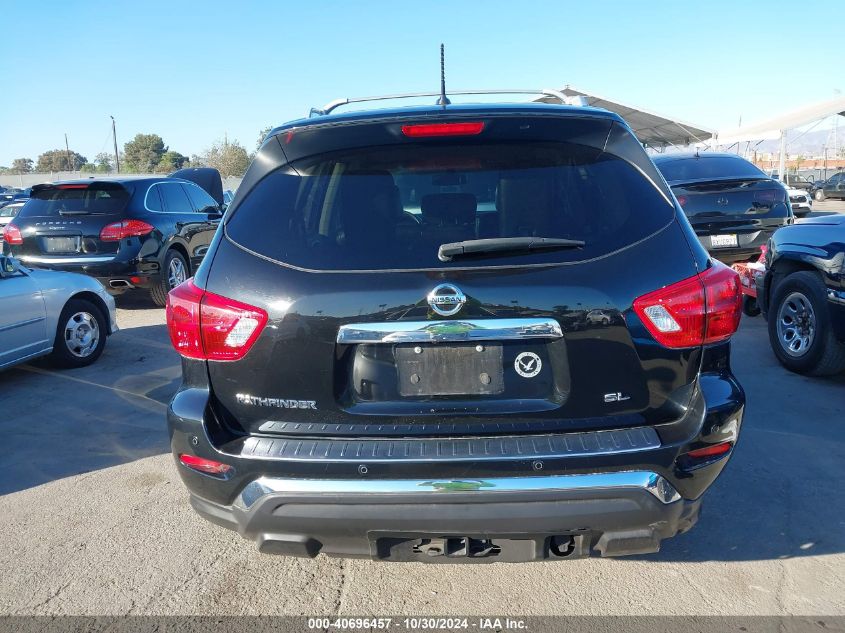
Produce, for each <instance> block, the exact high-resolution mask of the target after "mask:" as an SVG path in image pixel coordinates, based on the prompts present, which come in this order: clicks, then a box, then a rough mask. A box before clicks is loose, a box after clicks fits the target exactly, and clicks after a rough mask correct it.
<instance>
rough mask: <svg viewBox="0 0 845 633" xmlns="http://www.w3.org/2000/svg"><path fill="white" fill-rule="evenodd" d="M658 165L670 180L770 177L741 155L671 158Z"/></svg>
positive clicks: (664, 175) (659, 162)
mask: <svg viewBox="0 0 845 633" xmlns="http://www.w3.org/2000/svg"><path fill="white" fill-rule="evenodd" d="M656 165H657V168H658V169H659V170H660V171H661V173H662V174H663V177H664V178H665V179H666V180H667V181H669V182H681V181H690V180H707V179H710V178H768V176H766V174H764V173H763V172H762V171H761V170H759V169H757V167H755V166H754V165H752V164H751V163H749V162H748V161H747V160H745V159H743V158H740V157H739V156H736V157H733V156H704V155H702V156H700V157H699V158H675V159H672V158H669V159H666V160H661V161H657V162H656Z"/></svg>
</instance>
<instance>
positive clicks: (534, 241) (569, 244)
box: [437, 237, 586, 262]
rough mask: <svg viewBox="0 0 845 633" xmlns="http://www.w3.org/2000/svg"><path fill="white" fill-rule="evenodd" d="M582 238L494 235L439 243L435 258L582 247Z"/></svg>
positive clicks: (447, 260) (447, 258)
mask: <svg viewBox="0 0 845 633" xmlns="http://www.w3.org/2000/svg"><path fill="white" fill-rule="evenodd" d="M585 245H586V242H584V241H583V240H568V239H562V238H556V237H496V238H492V239H484V240H466V241H463V242H450V243H448V244H441V245H440V248H439V249H438V250H437V258H438V259H439V260H440V261H441V262H450V261H452V259H454V258H455V257H464V256H470V255H486V254H488V253H496V254H497V255H509V254H514V255H516V254H519V253H529V252H531V251H540V250H560V249H565V248H583V247H584V246H585Z"/></svg>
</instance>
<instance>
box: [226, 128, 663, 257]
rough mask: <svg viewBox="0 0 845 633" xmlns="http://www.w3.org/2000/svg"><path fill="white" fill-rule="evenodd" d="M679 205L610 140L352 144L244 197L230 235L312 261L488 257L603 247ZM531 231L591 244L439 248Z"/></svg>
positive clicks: (659, 224)
mask: <svg viewBox="0 0 845 633" xmlns="http://www.w3.org/2000/svg"><path fill="white" fill-rule="evenodd" d="M643 157H644V158H645V154H644V153H643ZM645 160H646V161H647V158H645ZM649 166H650V162H649ZM673 214H674V207H673V206H672V205H671V203H670V202H669V201H668V200H667V198H666V197H665V196H664V194H663V193H662V191H661V190H660V189H658V185H657V184H656V183H655V182H654V181H653V180H650V179H649V178H648V177H646V176H645V175H644V174H643V172H642V171H641V170H639V169H638V168H636V167H634V166H633V165H631V164H630V163H629V162H627V161H626V160H623V159H622V158H620V157H618V156H616V155H613V154H610V153H607V152H604V151H602V150H601V149H597V148H594V147H588V146H583V145H578V144H574V143H519V144H512V143H511V144H508V143H502V144H496V143H476V144H458V143H455V144H451V143H437V144H436V145H429V146H424V145H396V146H388V147H375V148H371V149H365V150H356V151H346V152H341V153H335V154H330V155H322V156H320V157H317V158H311V159H305V160H301V161H298V162H296V163H294V164H293V165H288V166H285V167H282V168H280V169H278V170H277V171H275V172H271V173H270V174H269V175H268V176H266V177H264V178H263V179H262V180H261V181H259V182H258V184H257V185H256V186H255V187H254V188H253V189H252V190H251V191H250V192H249V193H248V194H247V195H246V197H245V198H244V199H242V201H241V203H240V204H239V205H238V207H237V209H235V211H234V213H233V216H232V217H231V218H230V220H229V221H228V222H227V226H226V234H227V236H228V237H229V238H230V239H231V240H233V241H234V242H235V243H237V244H240V245H242V246H244V247H246V248H248V249H250V250H252V251H255V252H258V253H260V254H262V255H264V256H266V257H269V258H271V259H274V260H277V261H280V262H283V263H286V264H290V265H294V266H297V267H301V268H306V269H314V270H386V269H420V268H449V267H456V266H457V267H466V266H482V267H483V266H491V265H519V264H536V263H552V262H575V261H581V260H585V259H590V258H593V257H599V256H603V255H606V254H608V253H611V252H613V251H615V250H618V249H621V248H624V247H626V246H628V245H630V244H632V243H634V242H637V241H639V240H642V239H643V238H645V237H647V236H649V235H651V234H653V233H655V232H656V231H658V230H660V229H661V228H663V227H665V226H666V225H667V224H668V223H669V222H671V221H672V219H673V217H674V215H673ZM531 236H534V237H550V238H569V239H574V240H583V241H584V242H586V245H585V246H584V247H583V248H577V249H574V250H562V251H546V252H534V253H520V254H518V255H510V256H507V257H506V256H502V255H501V254H496V255H484V256H483V257H479V258H473V259H456V260H455V261H452V262H448V263H447V262H442V261H440V260H439V259H438V257H437V251H438V247H439V246H440V245H441V244H445V243H450V242H460V241H464V240H475V239H484V238H505V237H531Z"/></svg>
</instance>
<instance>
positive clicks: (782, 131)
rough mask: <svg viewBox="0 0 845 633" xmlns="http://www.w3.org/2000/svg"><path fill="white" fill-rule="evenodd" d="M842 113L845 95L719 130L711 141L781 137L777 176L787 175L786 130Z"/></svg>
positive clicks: (724, 142)
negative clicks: (758, 120)
mask: <svg viewBox="0 0 845 633" xmlns="http://www.w3.org/2000/svg"><path fill="white" fill-rule="evenodd" d="M834 115H842V116H845V96H843V97H836V98H835V99H828V100H827V101H820V102H818V103H813V104H810V105H807V106H804V107H802V108H798V109H797V110H792V111H790V112H787V113H785V114H782V115H780V116H777V117H774V118H771V119H768V120H766V121H762V122H760V123H755V124H753V125H745V126H742V127H738V128H732V129H727V130H719V132H717V133H716V135H715V136H714V138H713V141H712V144H713V145H714V146H716V145H733V144H734V143H742V142H744V141H768V140H773V139H778V138H779V139H780V162H779V169H778V177H779V178H781V179H784V178H785V177H786V133H787V130H791V129H793V128H796V127H801V126H802V125H807V124H808V123H813V122H815V121H819V120H821V119H825V118H827V117H829V116H834Z"/></svg>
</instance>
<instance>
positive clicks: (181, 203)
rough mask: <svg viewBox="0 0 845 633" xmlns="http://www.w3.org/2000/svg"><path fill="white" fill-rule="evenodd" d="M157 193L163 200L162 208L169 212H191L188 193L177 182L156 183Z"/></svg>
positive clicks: (192, 210)
mask: <svg viewBox="0 0 845 633" xmlns="http://www.w3.org/2000/svg"><path fill="white" fill-rule="evenodd" d="M158 190H159V193H160V194H161V197H162V199H163V200H164V208H165V210H166V211H168V212H169V213H193V212H194V208H193V207H192V206H191V201H190V200H188V195H187V194H186V193H185V190H184V189H182V185H180V184H179V183H178V182H173V183H161V184H159V185H158Z"/></svg>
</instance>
